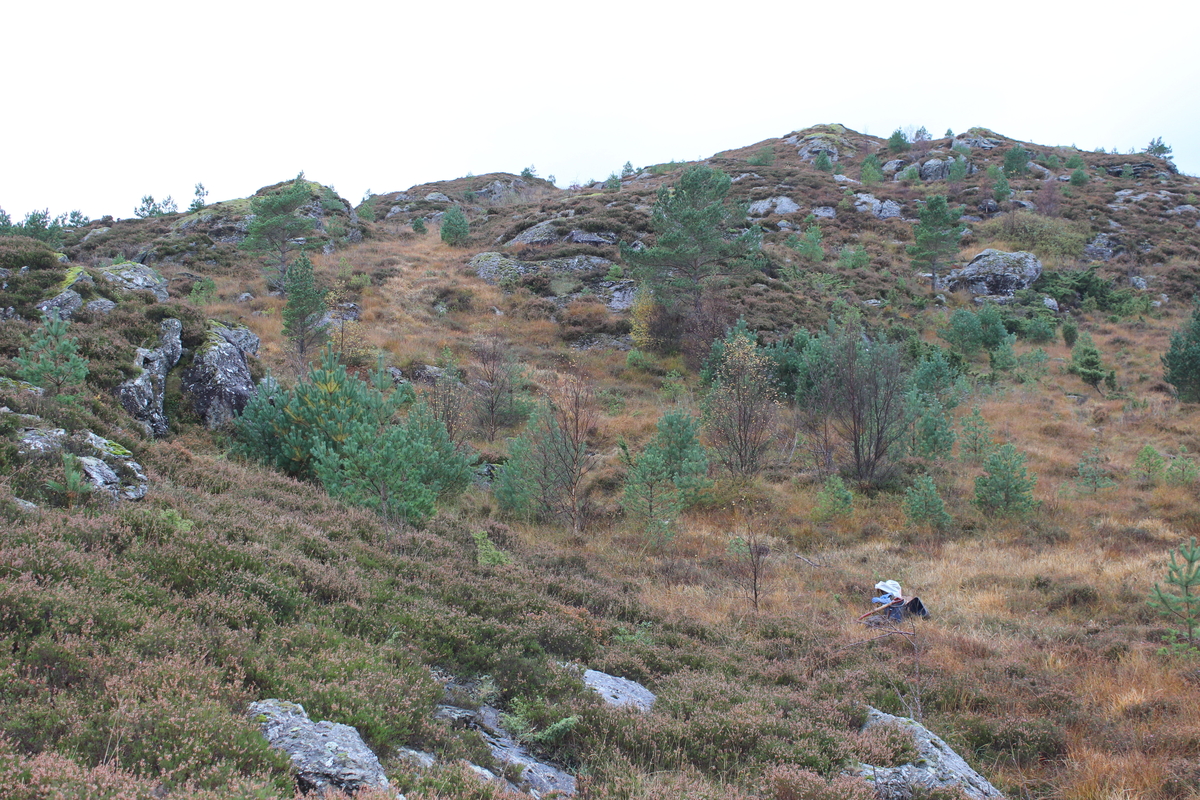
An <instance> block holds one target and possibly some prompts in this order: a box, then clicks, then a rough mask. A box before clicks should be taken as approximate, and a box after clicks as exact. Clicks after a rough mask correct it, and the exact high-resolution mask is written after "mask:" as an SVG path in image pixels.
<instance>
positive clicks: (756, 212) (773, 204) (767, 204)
mask: <svg viewBox="0 0 1200 800" xmlns="http://www.w3.org/2000/svg"><path fill="white" fill-rule="evenodd" d="M799 210H800V206H799V205H797V204H796V201H794V200H792V198H790V197H787V196H786V195H780V196H779V197H768V198H767V199H765V200H759V201H757V202H754V203H751V204H750V207H749V208H747V209H746V211H747V213H749V214H750V216H752V217H765V216H768V215H769V214H794V213H796V212H797V211H799Z"/></svg>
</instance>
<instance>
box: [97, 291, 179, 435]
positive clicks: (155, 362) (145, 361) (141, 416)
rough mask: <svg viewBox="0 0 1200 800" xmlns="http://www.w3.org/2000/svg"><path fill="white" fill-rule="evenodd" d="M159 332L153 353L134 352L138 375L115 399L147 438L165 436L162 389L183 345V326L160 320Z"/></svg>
mask: <svg viewBox="0 0 1200 800" xmlns="http://www.w3.org/2000/svg"><path fill="white" fill-rule="evenodd" d="M88 305H89V306H90V305H91V304H90V303H89V304H88ZM160 330H161V333H159V337H158V343H159V344H158V347H156V348H155V349H153V350H146V349H145V348H142V347H139V348H138V349H137V353H136V354H135V356H134V361H133V365H134V366H135V367H138V368H139V369H141V371H142V372H141V374H140V375H138V376H137V377H136V378H133V379H131V380H127V381H125V382H124V383H122V384H121V385H120V386H118V387H117V399H118V400H120V401H121V405H122V406H124V407H125V410H126V411H128V412H129V415H130V416H132V417H133V418H134V419H136V420H137V421H138V422H140V423H141V424H142V427H143V428H145V429H146V432H147V433H148V434H150V435H151V436H166V435H167V430H168V429H169V421H168V420H167V415H166V413H165V412H164V411H163V390H164V388H165V387H166V383H167V373H169V372H170V371H171V370H172V369H173V368H174V367H175V365H176V364H178V363H179V357H180V356H181V355H183V344H182V343H181V342H180V341H179V334H180V332H181V331H182V330H183V323H181V322H180V321H179V320H177V319H164V320H163V321H162V326H161V328H160Z"/></svg>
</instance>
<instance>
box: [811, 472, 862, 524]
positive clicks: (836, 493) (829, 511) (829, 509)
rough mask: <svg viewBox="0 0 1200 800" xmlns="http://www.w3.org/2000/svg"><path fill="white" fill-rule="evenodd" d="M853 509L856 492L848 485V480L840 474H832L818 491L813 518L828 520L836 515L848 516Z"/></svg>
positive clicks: (819, 520)
mask: <svg viewBox="0 0 1200 800" xmlns="http://www.w3.org/2000/svg"><path fill="white" fill-rule="evenodd" d="M853 509H854V494H853V493H852V492H851V491H850V489H849V488H848V487H847V486H846V482H845V481H843V480H842V477H841V476H840V475H830V476H829V477H828V478H827V479H826V480H825V485H824V486H823V487H821V491H819V492H817V502H816V503H815V504H813V519H815V520H817V521H818V522H827V521H828V520H831V519H833V518H834V517H847V516H849V515H850V512H851V511H852V510H853Z"/></svg>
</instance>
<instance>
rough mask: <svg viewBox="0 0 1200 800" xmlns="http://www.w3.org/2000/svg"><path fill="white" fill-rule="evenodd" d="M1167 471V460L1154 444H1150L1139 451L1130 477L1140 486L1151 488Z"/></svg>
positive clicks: (1130, 471)
mask: <svg viewBox="0 0 1200 800" xmlns="http://www.w3.org/2000/svg"><path fill="white" fill-rule="evenodd" d="M1166 473H1167V460H1166V459H1165V458H1163V457H1162V455H1161V454H1160V453H1159V452H1158V451H1157V450H1155V449H1154V446H1153V445H1149V444H1148V445H1146V446H1145V447H1143V448H1142V449H1141V450H1140V451H1138V454H1137V458H1136V459H1134V462H1133V468H1132V469H1130V470H1129V477H1130V479H1132V480H1133V482H1134V483H1135V484H1137V486H1138V487H1140V488H1142V489H1150V488H1153V487H1154V486H1156V485H1158V484H1159V483H1160V482H1161V481H1162V479H1163V478H1164V477H1165V476H1166Z"/></svg>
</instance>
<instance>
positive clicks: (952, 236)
mask: <svg viewBox="0 0 1200 800" xmlns="http://www.w3.org/2000/svg"><path fill="white" fill-rule="evenodd" d="M962 212H963V209H962V206H958V207H951V206H949V205H947V204H946V197H945V195H940V194H935V195H933V196H932V197H930V198H929V199H928V200H927V201H925V205H924V206H923V207H922V208H921V210H920V211H918V212H917V217H918V219H919V220H920V221H919V223H918V224H917V226H916V227H915V228H913V241H914V243H913V244H911V245H909V246H908V254H909V255H910V256H912V260H913V266H914V267H921V268H923V269H928V270H929V274H930V279H929V280H930V284H929V286H930V290H932V291H936V290H937V276H938V267H939V266H940V265H941V264H943V263H945V262H946V261H948V260H949V259H951V258H952V257H953V256H954V255H955V254H956V253H958V241H959V239H960V238H961V237H962V234H963V230H964V226H963V225H962V224H961V223H960V222H959V221H958V220H959V218H960V217H961V216H962Z"/></svg>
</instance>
